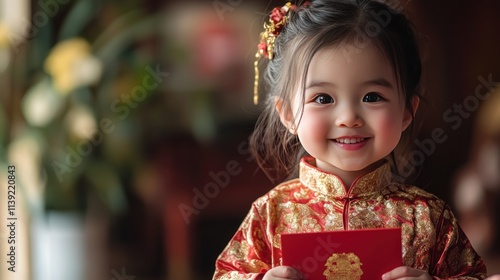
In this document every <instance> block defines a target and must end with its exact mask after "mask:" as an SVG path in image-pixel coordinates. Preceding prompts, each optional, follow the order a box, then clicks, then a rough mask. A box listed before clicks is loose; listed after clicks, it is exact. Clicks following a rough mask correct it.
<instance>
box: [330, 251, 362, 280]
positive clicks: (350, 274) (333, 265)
mask: <svg viewBox="0 0 500 280" xmlns="http://www.w3.org/2000/svg"><path fill="white" fill-rule="evenodd" d="M362 265H363V264H362V263H361V261H360V260H359V257H358V256H356V255H355V254H354V253H341V254H333V255H331V256H330V257H329V258H328V260H327V261H326V264H325V266H326V270H325V271H324V272H323V275H325V277H326V279H327V280H334V279H335V280H360V279H361V275H363V270H362V269H361V266H362Z"/></svg>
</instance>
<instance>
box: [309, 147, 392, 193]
mask: <svg viewBox="0 0 500 280" xmlns="http://www.w3.org/2000/svg"><path fill="white" fill-rule="evenodd" d="M314 165H315V159H314V158H313V157H303V158H302V159H301V161H300V166H299V168H300V169H299V179H300V181H301V183H302V184H304V185H305V186H307V187H309V188H310V189H312V190H313V191H316V192H320V193H322V194H325V195H327V196H333V197H341V198H344V197H347V196H349V197H351V198H352V197H359V196H366V195H370V194H373V193H378V192H379V191H380V190H381V189H384V188H385V187H386V186H387V185H388V184H389V183H390V181H391V167H390V164H389V162H385V163H384V164H382V165H381V166H380V167H378V168H377V169H375V170H373V171H372V172H370V173H368V174H365V175H362V176H360V177H358V178H356V179H355V180H354V182H353V183H352V185H351V187H350V188H349V189H347V188H346V187H345V185H344V182H343V181H342V179H340V177H338V176H337V175H335V174H332V173H328V172H325V171H322V170H320V169H318V168H317V167H316V166H314Z"/></svg>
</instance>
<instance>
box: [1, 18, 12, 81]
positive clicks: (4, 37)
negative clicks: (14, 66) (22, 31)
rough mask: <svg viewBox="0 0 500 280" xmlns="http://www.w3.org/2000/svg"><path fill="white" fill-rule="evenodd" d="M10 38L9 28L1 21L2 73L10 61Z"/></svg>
mask: <svg viewBox="0 0 500 280" xmlns="http://www.w3.org/2000/svg"><path fill="white" fill-rule="evenodd" d="M9 44H10V38H9V29H8V28H7V26H6V25H5V24H2V23H1V22H0V73H1V72H3V71H4V70H5V69H6V68H7V66H9V63H10V49H9Z"/></svg>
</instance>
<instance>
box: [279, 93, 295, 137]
mask: <svg viewBox="0 0 500 280" xmlns="http://www.w3.org/2000/svg"><path fill="white" fill-rule="evenodd" d="M274 107H275V108H276V111H277V112H278V115H279V116H280V120H281V123H282V124H283V125H284V126H285V127H286V128H287V129H288V131H290V133H291V134H297V126H296V125H295V123H294V120H293V119H294V118H293V116H292V113H291V112H290V111H289V110H288V111H287V110H285V109H284V108H283V99H282V98H280V97H276V98H275V99H274ZM285 111H287V112H285Z"/></svg>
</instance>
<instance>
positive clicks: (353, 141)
mask: <svg viewBox="0 0 500 280" xmlns="http://www.w3.org/2000/svg"><path fill="white" fill-rule="evenodd" d="M367 139H368V138H358V137H356V138H337V139H333V140H334V141H335V142H337V143H341V144H357V143H361V142H364V141H366V140H367Z"/></svg>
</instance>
